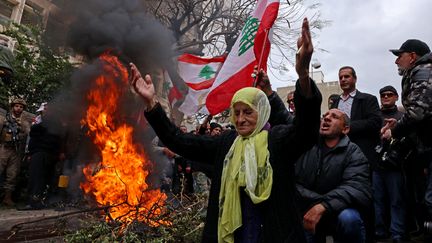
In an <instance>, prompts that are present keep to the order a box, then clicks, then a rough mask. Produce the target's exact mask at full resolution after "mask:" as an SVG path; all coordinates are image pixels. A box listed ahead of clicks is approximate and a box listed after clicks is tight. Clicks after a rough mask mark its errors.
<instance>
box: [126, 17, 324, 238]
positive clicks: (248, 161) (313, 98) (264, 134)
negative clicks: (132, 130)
mask: <svg viewBox="0 0 432 243" xmlns="http://www.w3.org/2000/svg"><path fill="white" fill-rule="evenodd" d="M298 47H301V48H299V52H298V54H297V60H296V70H297V73H298V74H299V80H298V81H297V84H296V94H295V102H296V107H297V111H296V118H295V120H294V123H292V124H289V125H277V126H274V125H275V124H272V120H270V121H269V118H270V117H273V118H272V119H273V120H278V119H276V118H275V116H274V115H271V113H273V114H274V113H278V112H279V111H278V109H280V108H279V107H283V109H284V106H283V104H282V105H281V103H282V101H281V100H280V99H276V100H277V101H278V102H279V103H277V102H276V103H275V102H273V103H272V107H277V108H276V109H275V110H271V108H270V103H269V100H268V99H269V98H270V97H269V98H268V97H267V96H266V94H265V93H264V92H263V91H261V90H259V89H257V88H252V87H249V88H243V89H241V90H239V91H238V92H237V93H236V94H235V95H234V97H233V98H232V101H231V107H230V108H231V115H230V119H231V122H232V123H233V124H234V126H235V130H229V131H226V132H224V133H223V134H221V135H220V136H213V137H210V136H196V135H193V134H183V133H181V131H180V130H179V129H178V128H177V127H176V126H175V125H174V124H172V123H171V122H170V120H169V119H168V118H167V116H166V114H165V112H164V111H163V109H162V107H161V105H160V104H159V103H158V102H157V98H156V96H155V91H154V86H153V84H152V81H151V77H150V76H149V75H146V76H145V77H144V78H143V77H142V76H141V74H140V73H139V71H138V69H137V68H136V67H135V66H134V65H133V64H131V70H132V85H133V87H134V88H135V90H136V92H137V93H138V94H139V95H140V96H141V97H142V98H143V99H144V101H145V102H146V104H147V110H146V112H145V116H146V118H147V121H148V122H149V123H150V125H151V126H152V127H153V129H154V130H155V132H156V134H157V135H158V137H159V138H160V139H161V140H162V141H163V143H164V144H165V145H166V146H167V147H168V148H170V149H171V150H172V151H174V152H175V153H177V154H179V155H181V156H183V157H185V158H188V159H191V160H194V161H207V163H210V164H212V165H213V166H214V171H213V179H212V186H211V189H210V196H209V204H208V209H207V218H206V225H205V227H204V232H203V239H202V242H206V243H210V242H236V243H237V242H290V243H292V242H294V243H295V242H305V239H304V231H303V226H302V221H301V217H300V214H299V212H298V209H297V208H298V207H297V206H296V205H295V196H296V189H295V181H294V162H295V160H296V159H297V158H298V157H299V156H300V155H301V154H302V153H303V152H305V151H306V150H307V149H309V148H310V147H312V145H313V144H314V143H315V142H316V139H317V138H318V128H319V122H320V105H321V94H320V93H319V91H318V89H317V87H316V85H315V84H314V82H313V81H312V80H311V79H309V76H308V67H309V62H310V59H311V55H312V52H313V47H312V43H311V39H310V33H309V25H308V22H307V20H306V19H305V20H304V22H303V28H302V37H301V38H300V39H299V41H298ZM269 123H270V124H272V125H273V127H271V128H270V126H269V125H268V124H269Z"/></svg>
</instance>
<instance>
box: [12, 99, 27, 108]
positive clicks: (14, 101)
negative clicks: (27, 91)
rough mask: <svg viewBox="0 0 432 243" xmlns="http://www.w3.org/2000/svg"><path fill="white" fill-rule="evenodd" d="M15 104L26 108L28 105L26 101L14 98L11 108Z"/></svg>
mask: <svg viewBox="0 0 432 243" xmlns="http://www.w3.org/2000/svg"><path fill="white" fill-rule="evenodd" d="M15 104H21V105H23V106H24V108H26V107H27V103H26V102H25V100H24V99H22V98H14V99H12V101H11V102H10V106H11V107H12V106H14V105H15Z"/></svg>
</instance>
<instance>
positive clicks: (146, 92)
mask: <svg viewBox="0 0 432 243" xmlns="http://www.w3.org/2000/svg"><path fill="white" fill-rule="evenodd" d="M129 65H130V69H131V85H132V87H133V88H134V90H135V92H137V93H138V94H139V95H140V96H141V97H142V98H143V99H144V101H145V102H146V103H147V110H151V109H152V108H153V106H154V105H155V104H156V103H157V101H156V92H155V89H154V86H153V82H152V79H151V77H150V75H148V74H146V75H145V77H144V78H143V77H142V76H141V73H140V71H139V70H138V68H137V67H136V66H135V64H133V63H130V64H129Z"/></svg>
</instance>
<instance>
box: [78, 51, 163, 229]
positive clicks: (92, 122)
mask: <svg viewBox="0 0 432 243" xmlns="http://www.w3.org/2000/svg"><path fill="white" fill-rule="evenodd" d="M99 59H100V60H101V62H102V66H103V72H102V74H101V75H100V76H98V77H97V79H96V80H95V83H96V86H95V88H93V89H92V90H91V91H90V92H89V93H88V95H87V99H88V104H89V106H88V109H87V112H86V117H85V118H84V119H83V120H82V123H84V124H85V125H86V126H88V128H89V133H90V135H91V137H92V139H93V143H94V144H95V145H96V146H97V147H98V148H99V149H100V151H101V155H102V161H100V162H99V164H98V165H97V166H96V167H95V166H91V165H89V166H87V167H85V168H84V169H83V173H84V175H85V177H86V182H84V183H82V184H81V188H82V189H83V191H84V192H85V193H86V194H87V195H90V196H91V197H93V198H94V199H95V200H96V202H97V203H98V205H100V206H109V208H108V211H107V215H106V220H107V221H109V220H117V221H121V222H122V223H123V224H124V225H128V224H130V223H132V222H133V221H139V222H143V223H145V224H147V225H149V226H159V225H161V224H163V225H169V224H170V223H169V222H167V221H165V220H163V219H162V217H161V216H162V214H163V209H162V207H161V206H163V204H164V202H165V200H166V195H165V194H164V193H162V192H160V191H159V189H150V188H149V186H148V185H147V184H146V178H147V176H148V174H149V171H148V169H149V166H150V164H149V160H148V159H147V158H146V156H145V154H144V150H143V149H142V148H141V147H140V146H138V145H137V144H134V143H133V140H132V132H133V128H132V127H131V126H130V125H128V124H126V123H121V122H120V120H121V117H119V115H118V110H117V105H118V102H119V98H120V97H121V94H122V91H125V90H127V87H128V71H127V68H126V67H125V66H124V65H123V64H122V63H121V62H120V61H119V60H118V58H117V57H116V56H113V55H111V54H103V55H101V56H100V58H99ZM119 80H120V82H119ZM119 83H121V84H119Z"/></svg>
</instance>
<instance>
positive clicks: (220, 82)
mask: <svg viewBox="0 0 432 243" xmlns="http://www.w3.org/2000/svg"><path fill="white" fill-rule="evenodd" d="M278 11H279V0H258V2H257V6H256V8H255V10H254V12H253V13H252V15H251V16H249V17H248V18H247V20H246V23H245V26H244V27H243V29H242V31H241V33H240V35H239V37H238V38H237V41H236V43H235V44H234V46H233V48H232V50H231V52H230V53H229V55H228V57H227V60H226V61H225V63H224V65H223V66H222V68H221V70H220V72H219V73H218V75H217V77H216V80H215V81H214V82H213V85H212V86H211V88H210V92H209V94H208V95H207V98H206V107H207V109H208V111H209V112H210V114H212V115H214V114H217V113H220V112H222V111H223V110H225V109H227V108H228V107H229V105H230V102H231V98H232V97H233V95H234V93H235V92H236V91H237V90H239V89H241V88H244V87H249V86H252V85H253V79H252V78H251V74H252V72H253V67H254V66H255V65H257V64H258V62H259V60H260V59H261V63H260V68H264V69H266V68H267V58H268V55H269V52H270V41H269V40H268V34H266V32H267V33H268V31H270V28H271V27H272V26H273V23H274V21H275V20H276V17H277V14H278ZM264 43H265V45H264Z"/></svg>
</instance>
